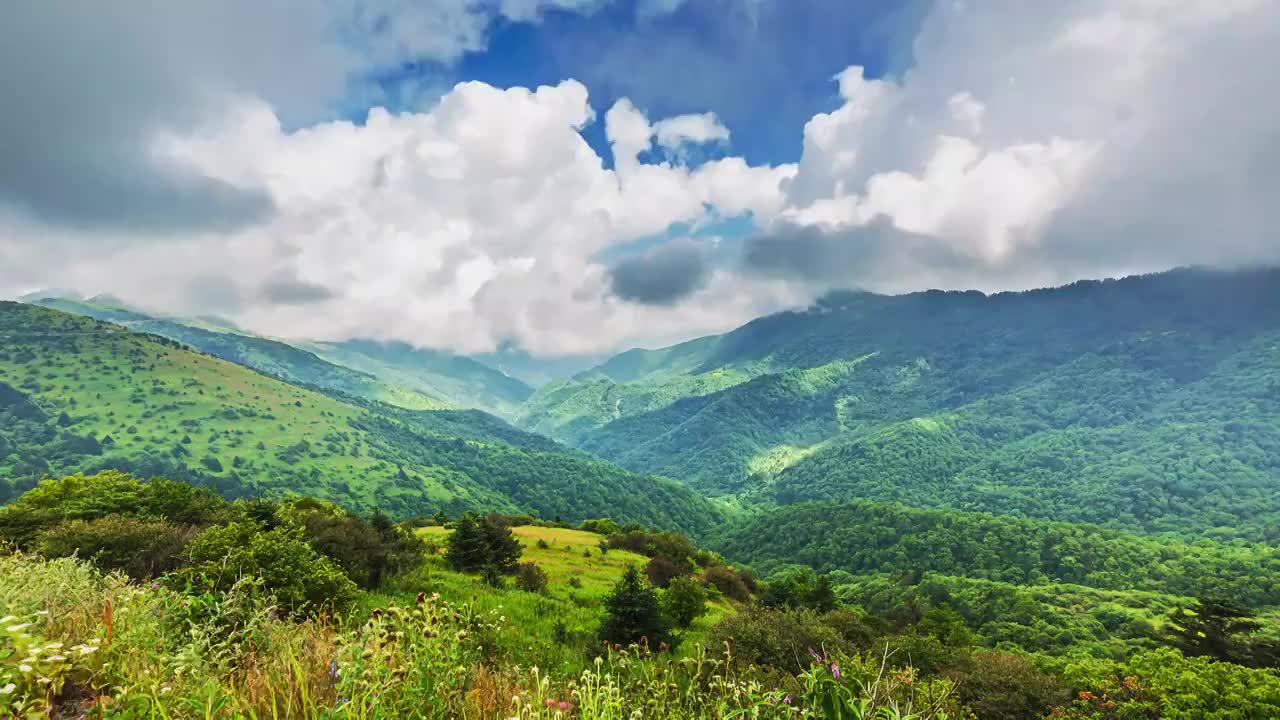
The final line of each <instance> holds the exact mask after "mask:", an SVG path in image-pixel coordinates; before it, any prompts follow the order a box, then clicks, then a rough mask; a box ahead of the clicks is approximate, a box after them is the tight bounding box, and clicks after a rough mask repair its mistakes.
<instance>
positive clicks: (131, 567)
mask: <svg viewBox="0 0 1280 720" xmlns="http://www.w3.org/2000/svg"><path fill="white" fill-rule="evenodd" d="M195 533H196V530H195V528H193V527H190V526H179V525H173V524H170V523H168V522H166V521H164V520H145V519H141V518H136V517H126V516H123V515H107V516H105V517H100V518H94V519H92V520H67V521H64V522H61V523H58V524H57V525H54V526H52V527H50V528H49V529H47V530H44V531H43V532H41V533H40V535H39V536H38V539H37V541H36V543H35V549H36V550H37V551H38V552H39V553H40V554H41V555H43V556H45V557H50V558H60V557H71V556H73V555H76V556H79V557H82V558H86V559H88V560H91V561H93V563H94V564H95V565H97V566H98V567H100V568H103V569H104V570H119V571H121V572H123V573H125V574H127V575H129V577H132V578H136V579H143V578H150V577H158V576H160V575H163V574H164V573H167V572H169V571H171V570H173V569H175V568H177V567H178V566H179V565H180V563H181V555H182V551H183V549H184V548H185V547H186V545H187V543H188V542H189V541H190V540H191V538H192V537H193V536H194V535H195Z"/></svg>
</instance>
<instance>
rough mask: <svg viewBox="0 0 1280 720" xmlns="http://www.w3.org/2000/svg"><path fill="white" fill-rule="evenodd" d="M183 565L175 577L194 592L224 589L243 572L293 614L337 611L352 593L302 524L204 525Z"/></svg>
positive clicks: (242, 575)
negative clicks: (266, 527) (258, 580)
mask: <svg viewBox="0 0 1280 720" xmlns="http://www.w3.org/2000/svg"><path fill="white" fill-rule="evenodd" d="M184 556H185V559H186V560H187V563H188V564H187V566H186V567H184V568H182V570H181V571H179V572H178V573H177V574H176V575H175V576H173V577H174V582H175V583H177V584H179V585H180V586H181V585H186V586H188V587H190V588H192V589H194V590H197V591H205V592H208V591H227V590H229V589H231V587H232V586H233V585H235V584H236V582H237V581H239V580H240V579H241V578H242V577H244V576H247V575H252V576H256V577H258V578H261V580H262V582H263V587H264V588H265V589H266V590H267V592H269V593H271V594H272V595H274V596H275V597H276V599H277V601H279V603H280V604H281V605H282V606H283V607H285V608H287V609H288V610H290V611H291V612H293V613H295V614H296V613H303V612H317V611H319V610H320V609H322V608H325V607H332V608H334V609H337V610H341V609H343V608H345V607H346V606H347V605H349V604H350V603H351V602H352V601H353V600H354V599H355V597H356V594H357V590H356V586H355V584H354V583H352V582H351V580H350V579H349V578H348V577H347V576H346V575H344V574H343V572H342V570H341V568H339V567H338V566H337V565H335V564H334V563H333V562H332V561H331V560H329V559H328V558H326V557H323V556H321V555H320V554H319V553H317V552H316V551H315V550H314V549H313V548H312V547H311V546H310V545H308V544H307V543H306V541H304V540H303V539H302V530H301V528H290V527H278V528H274V529H271V530H262V529H260V528H258V527H256V526H254V525H250V524H247V523H231V524H229V525H225V526H222V527H215V528H210V529H208V530H205V531H204V532H202V533H200V534H199V535H198V536H196V537H195V538H194V539H193V540H192V541H191V544H190V545H188V546H187V550H186V553H185V554H184Z"/></svg>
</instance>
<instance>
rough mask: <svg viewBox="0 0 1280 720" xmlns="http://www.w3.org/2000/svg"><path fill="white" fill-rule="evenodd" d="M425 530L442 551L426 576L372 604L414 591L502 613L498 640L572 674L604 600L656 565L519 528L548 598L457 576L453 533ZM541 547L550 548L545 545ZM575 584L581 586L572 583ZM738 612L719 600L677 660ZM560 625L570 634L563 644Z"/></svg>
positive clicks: (567, 533)
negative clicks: (630, 571)
mask: <svg viewBox="0 0 1280 720" xmlns="http://www.w3.org/2000/svg"><path fill="white" fill-rule="evenodd" d="M418 532H419V534H420V535H421V536H422V537H423V538H425V539H427V540H428V541H430V542H431V543H432V544H433V546H434V547H435V552H434V554H433V556H432V558H431V560H430V561H429V562H428V564H427V566H426V569H425V571H424V572H423V573H422V574H421V575H420V576H418V577H415V578H414V579H413V581H412V583H411V584H409V585H408V586H406V587H404V588H402V589H400V591H399V592H390V593H383V594H380V595H376V596H373V598H372V599H371V600H370V602H372V603H373V604H375V605H388V604H390V603H392V602H400V603H403V602H404V601H405V599H406V598H407V597H409V596H410V594H411V592H415V591H417V590H426V591H428V592H436V593H439V594H440V596H441V597H442V598H443V599H445V600H446V601H448V602H452V603H462V602H469V603H473V604H474V605H475V607H476V609H477V610H479V611H482V612H496V613H498V614H499V615H500V616H501V617H505V618H506V620H507V621H508V622H507V631H505V632H503V633H501V634H500V635H499V638H498V642H499V644H500V646H501V647H502V648H503V649H504V650H505V651H507V652H509V653H511V654H512V655H515V656H517V657H525V658H527V659H528V661H529V662H530V663H531V664H534V665H537V666H538V667H540V668H544V669H550V670H554V671H557V672H561V673H567V674H577V673H580V672H581V671H582V670H584V669H586V668H587V667H588V666H589V663H590V657H589V651H591V650H593V649H594V646H595V642H596V631H597V630H598V628H599V626H600V622H601V621H602V620H603V619H604V599H605V597H606V596H607V595H608V594H609V592H610V591H611V590H612V589H613V586H614V584H615V583H617V581H618V579H619V578H621V577H622V574H623V572H624V571H625V570H626V569H627V567H629V566H631V565H639V566H641V567H643V566H644V565H645V564H646V563H647V562H649V559H648V558H646V557H644V556H643V555H638V554H636V553H633V552H628V551H626V550H610V551H608V552H606V553H601V552H600V540H601V539H602V538H601V536H600V535H597V534H595V533H589V532H584V531H581V530H569V529H565V528H550V527H539V526H532V525H526V526H519V527H515V528H512V533H513V534H514V535H515V536H516V538H517V539H518V540H519V541H520V544H521V546H522V547H523V548H524V552H523V553H522V555H521V562H532V563H534V564H536V565H538V566H539V567H541V568H542V569H543V570H544V571H545V572H546V573H547V580H548V584H547V590H546V592H545V594H534V593H528V592H524V591H521V590H517V589H514V588H512V587H510V586H508V587H507V588H503V589H498V588H494V587H491V586H489V585H487V584H485V583H484V582H483V581H481V579H480V578H479V577H477V576H474V575H467V574H464V573H459V572H454V571H453V570H450V569H449V568H448V566H447V565H446V564H445V562H444V558H443V555H442V553H443V547H444V540H445V537H446V536H447V535H448V533H449V531H448V530H447V529H446V528H443V527H426V528H421V529H420V530H419V531H418ZM539 541H543V542H545V543H546V545H547V547H545V548H543V547H540V546H539V544H538V542H539ZM575 578H576V581H577V584H578V587H574V585H573V584H571V583H572V582H573V580H574V579H575ZM413 583H416V584H413ZM732 611H733V608H732V605H731V604H730V603H729V601H728V600H725V599H723V598H715V599H713V600H712V601H711V602H710V603H708V605H707V613H706V614H705V615H703V616H702V617H700V618H698V619H697V620H695V621H694V623H693V625H692V626H691V627H690V628H689V629H688V630H686V631H685V632H684V637H683V641H682V643H681V644H680V645H678V646H677V648H676V655H677V656H678V657H688V656H689V655H690V654H692V653H694V652H695V649H696V646H697V645H698V644H700V642H701V639H702V637H703V636H704V635H705V634H706V632H707V630H709V629H710V628H711V626H713V625H714V624H715V623H716V622H718V621H719V620H720V619H721V618H722V617H724V616H725V614H726V613H730V612H732ZM557 624H563V628H564V635H563V636H561V637H560V638H557V632H556V631H557Z"/></svg>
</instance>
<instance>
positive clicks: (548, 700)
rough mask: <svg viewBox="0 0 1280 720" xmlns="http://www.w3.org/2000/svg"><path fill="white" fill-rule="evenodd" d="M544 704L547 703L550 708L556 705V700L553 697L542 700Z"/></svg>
mask: <svg viewBox="0 0 1280 720" xmlns="http://www.w3.org/2000/svg"><path fill="white" fill-rule="evenodd" d="M542 704H543V705H546V706H547V707H549V708H553V707H555V706H556V701H555V700H552V699H551V698H547V699H546V700H543V701H542Z"/></svg>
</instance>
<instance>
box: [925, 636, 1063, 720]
mask: <svg viewBox="0 0 1280 720" xmlns="http://www.w3.org/2000/svg"><path fill="white" fill-rule="evenodd" d="M947 676H948V677H950V678H951V679H952V680H954V681H955V684H956V688H957V693H958V694H959V698H960V701H961V702H963V703H964V704H965V706H966V707H968V708H969V709H970V710H972V711H973V712H974V714H976V715H977V716H978V717H980V718H982V719H983V720H1023V719H1024V718H1039V717H1045V716H1046V715H1048V714H1049V712H1050V711H1051V710H1052V709H1053V708H1055V707H1058V706H1061V705H1064V704H1066V703H1067V701H1068V700H1069V699H1070V692H1069V691H1068V689H1067V688H1066V686H1065V685H1063V684H1062V681H1061V680H1059V679H1058V678H1055V677H1053V676H1052V675H1049V674H1047V673H1045V672H1042V671H1041V670H1040V669H1039V668H1037V667H1036V666H1035V663H1033V662H1031V660H1030V659H1028V658H1026V657H1023V656H1021V655H1011V654H1009V653H1003V652H995V651H983V652H977V653H974V654H973V657H972V658H971V659H970V661H969V662H968V663H967V664H966V667H964V668H963V669H958V670H953V671H950V672H948V673H947Z"/></svg>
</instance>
